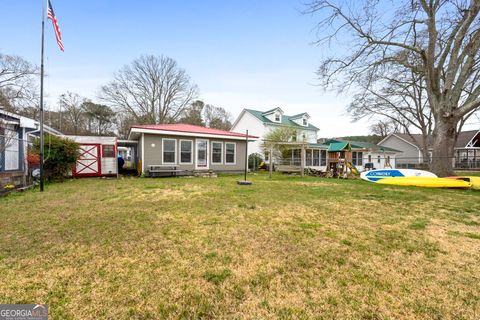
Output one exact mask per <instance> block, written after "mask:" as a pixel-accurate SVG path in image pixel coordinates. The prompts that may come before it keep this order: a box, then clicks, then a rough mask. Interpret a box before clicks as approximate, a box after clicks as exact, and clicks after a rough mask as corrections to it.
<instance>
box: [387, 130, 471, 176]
mask: <svg viewBox="0 0 480 320" xmlns="http://www.w3.org/2000/svg"><path fill="white" fill-rule="evenodd" d="M421 141H422V135H421V134H412V135H408V134H405V133H392V134H389V135H388V136H387V137H385V138H384V139H383V140H382V141H380V142H379V143H378V144H379V145H381V146H385V147H389V148H393V149H397V150H400V152H399V153H397V156H396V162H397V167H399V168H415V167H418V166H421V165H422V164H425V163H428V162H429V159H424V158H423V156H422V152H421V146H422V142H421ZM427 141H428V146H427V148H428V151H429V155H430V156H431V154H432V151H433V149H432V137H431V136H430V137H428V139H427ZM452 161H454V162H453V164H454V167H455V168H465V169H467V168H472V169H473V168H477V169H478V168H480V130H470V131H462V132H460V133H459V134H458V139H457V143H456V144H455V154H454V158H453V159H452Z"/></svg>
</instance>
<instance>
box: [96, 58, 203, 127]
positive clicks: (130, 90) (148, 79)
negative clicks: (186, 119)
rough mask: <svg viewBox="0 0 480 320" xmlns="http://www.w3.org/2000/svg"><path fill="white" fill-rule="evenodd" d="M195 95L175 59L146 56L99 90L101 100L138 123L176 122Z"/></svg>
mask: <svg viewBox="0 0 480 320" xmlns="http://www.w3.org/2000/svg"><path fill="white" fill-rule="evenodd" d="M196 95H197V87H196V85H194V84H193V83H192V82H191V80H190V77H189V76H188V75H187V73H186V71H185V70H184V69H182V68H180V67H179V66H178V64H177V62H176V61H175V60H173V59H172V58H168V57H164V56H160V57H157V56H152V55H145V56H141V57H140V58H138V59H135V60H134V61H133V62H132V63H131V64H130V65H127V66H125V67H123V68H122V69H121V70H120V71H118V72H117V73H116V74H115V76H114V79H113V80H112V81H111V82H110V83H109V84H107V85H105V86H103V87H102V95H101V99H102V100H103V101H104V102H105V103H107V104H109V105H110V106H111V107H113V108H116V109H119V110H121V111H123V112H127V113H128V114H130V115H132V116H133V117H134V118H135V120H136V122H137V123H169V122H175V121H176V120H177V119H178V118H179V117H180V116H181V115H182V114H183V113H184V111H185V110H186V109H187V107H188V105H189V104H190V103H191V101H192V99H194V98H195V97H196Z"/></svg>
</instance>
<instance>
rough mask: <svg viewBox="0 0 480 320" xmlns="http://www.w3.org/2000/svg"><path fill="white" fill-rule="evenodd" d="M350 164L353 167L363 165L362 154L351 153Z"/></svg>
mask: <svg viewBox="0 0 480 320" xmlns="http://www.w3.org/2000/svg"><path fill="white" fill-rule="evenodd" d="M352 164H353V165H354V166H361V165H363V152H358V151H353V152H352Z"/></svg>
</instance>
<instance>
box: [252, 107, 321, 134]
mask: <svg viewBox="0 0 480 320" xmlns="http://www.w3.org/2000/svg"><path fill="white" fill-rule="evenodd" d="M275 109H277V108H275ZM275 109H272V110H269V111H266V112H265V111H258V110H252V109H245V111H246V112H248V113H250V114H251V115H252V116H254V117H255V118H257V119H258V120H260V121H262V122H263V123H268V124H273V125H283V126H287V127H292V128H297V129H303V130H320V129H318V128H317V127H315V126H314V125H312V124H310V123H309V124H308V126H307V127H304V126H301V125H299V124H298V123H295V122H294V121H293V120H292V117H291V116H285V115H282V119H281V122H280V123H277V122H273V121H271V120H270V119H268V118H267V117H265V116H264V114H265V113H267V112H271V111H273V110H275Z"/></svg>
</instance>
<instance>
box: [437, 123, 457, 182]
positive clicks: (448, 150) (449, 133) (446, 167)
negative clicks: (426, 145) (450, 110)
mask: <svg viewBox="0 0 480 320" xmlns="http://www.w3.org/2000/svg"><path fill="white" fill-rule="evenodd" d="M456 125H457V122H456V121H455V119H454V118H452V117H449V118H446V117H438V118H437V122H436V125H435V129H434V130H433V145H432V147H433V154H432V166H431V170H432V171H433V172H434V173H435V174H437V175H438V176H439V177H446V176H451V175H453V157H454V147H455V143H456V140H457V135H456Z"/></svg>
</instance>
